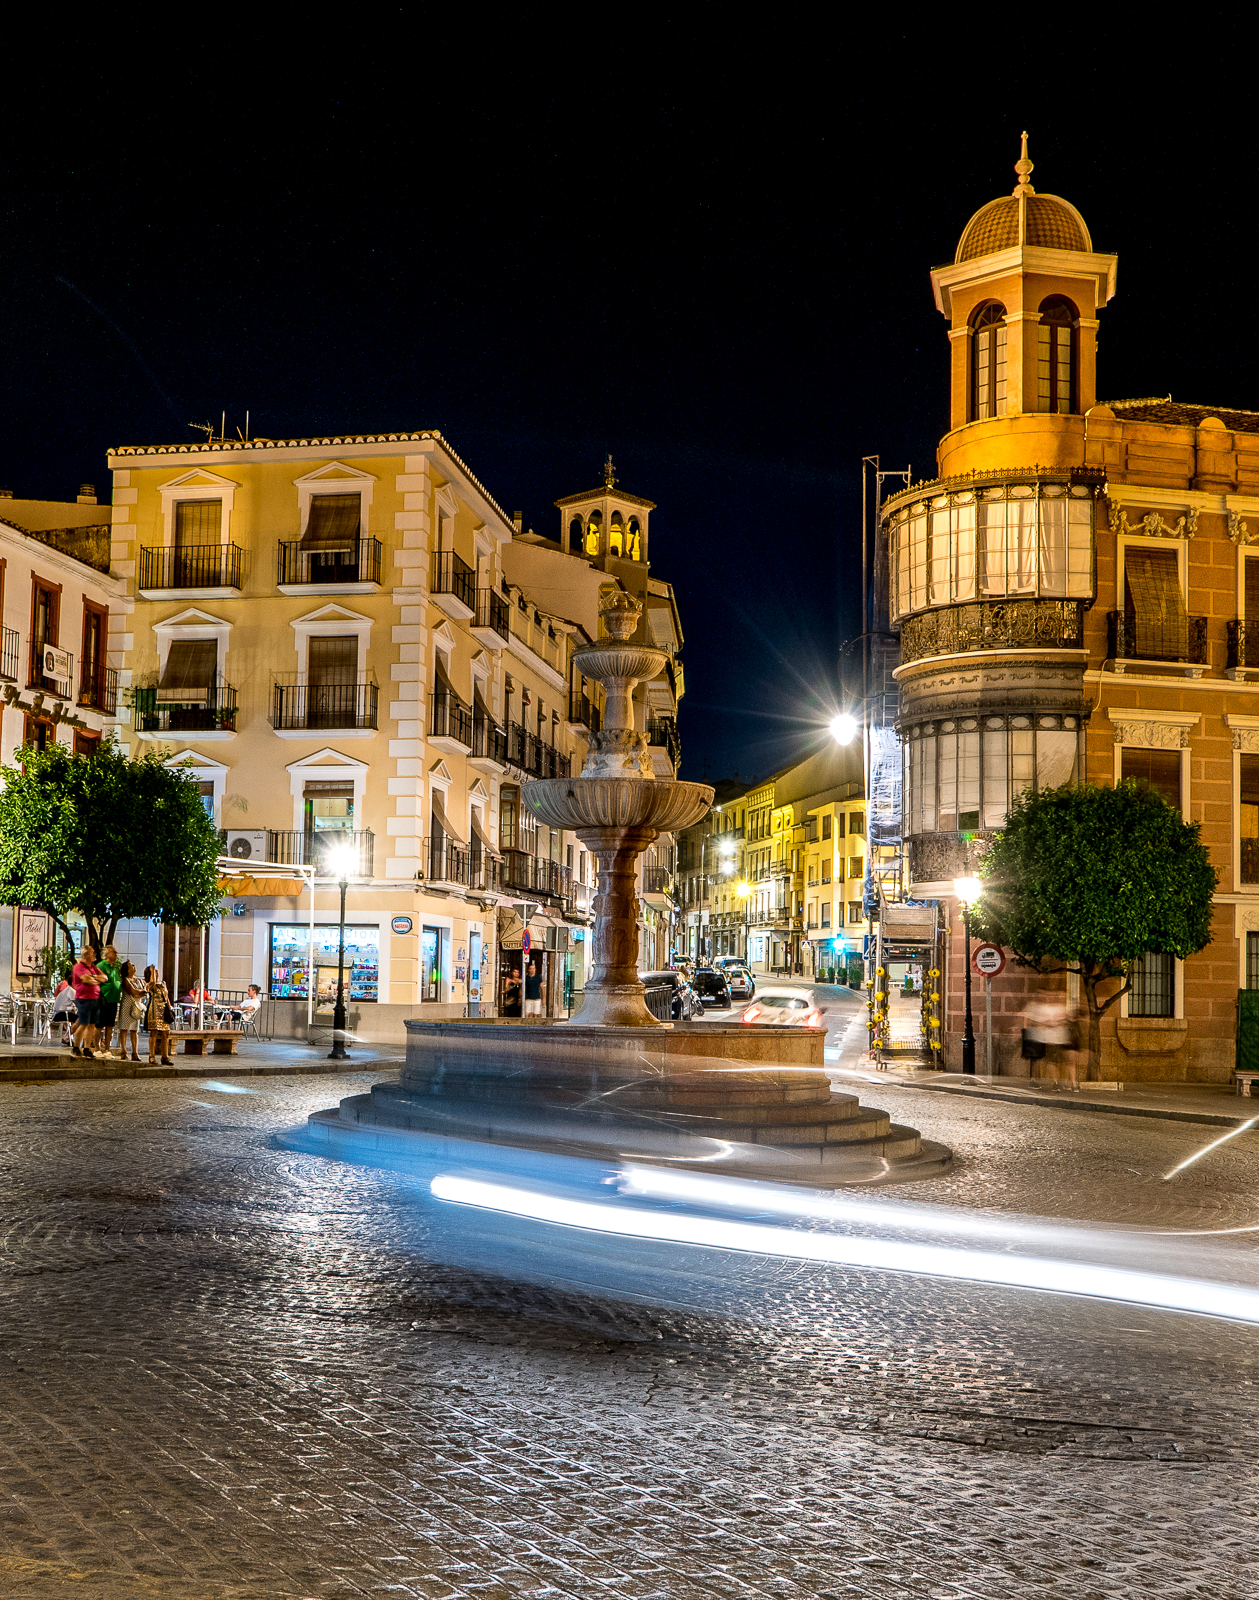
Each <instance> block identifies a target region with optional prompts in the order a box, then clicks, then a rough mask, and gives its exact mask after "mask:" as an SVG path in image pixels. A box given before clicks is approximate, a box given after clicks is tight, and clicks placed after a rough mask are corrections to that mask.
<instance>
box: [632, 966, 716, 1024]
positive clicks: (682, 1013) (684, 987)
mask: <svg viewBox="0 0 1259 1600" xmlns="http://www.w3.org/2000/svg"><path fill="white" fill-rule="evenodd" d="M638 976H639V978H640V979H641V980H642V984H643V987H644V988H645V989H656V988H660V989H669V990H671V991H672V994H671V996H670V1000H669V1012H670V1015H671V1016H672V1018H673V1020H674V1021H675V1022H690V1021H691V1020H692V1019H693V1018H695V1017H701V1016H703V1014H704V1007H703V1005H702V1003H701V1001H700V998H699V996H698V995H697V994H696V993H695V991H694V989H692V988H691V986H690V984H689V983H688V982H687V981H686V974H685V973H684V972H675V971H673V970H670V971H668V972H640V973H639V974H638Z"/></svg>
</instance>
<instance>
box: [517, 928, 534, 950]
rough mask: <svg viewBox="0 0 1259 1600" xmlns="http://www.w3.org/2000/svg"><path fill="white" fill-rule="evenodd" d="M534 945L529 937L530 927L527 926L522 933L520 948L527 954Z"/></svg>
mask: <svg viewBox="0 0 1259 1600" xmlns="http://www.w3.org/2000/svg"><path fill="white" fill-rule="evenodd" d="M532 945H533V941H532V940H531V939H530V937H529V930H528V928H526V929H525V931H524V932H523V933H522V934H521V935H520V948H521V949H522V950H523V951H524V953H525V954H526V955H528V954H529V951H530V949H531V948H532Z"/></svg>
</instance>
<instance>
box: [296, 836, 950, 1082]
mask: <svg viewBox="0 0 1259 1600" xmlns="http://www.w3.org/2000/svg"><path fill="white" fill-rule="evenodd" d="M353 857H354V850H353V847H352V846H351V845H342V846H341V847H340V848H339V849H338V850H335V851H332V852H330V854H329V858H328V860H329V865H330V866H331V867H332V868H333V870H334V871H335V872H336V874H337V876H338V878H340V880H341V918H340V929H339V932H338V936H337V1001H336V1004H335V1005H334V1006H333V1008H332V1049H331V1050H329V1052H328V1060H329V1061H346V1060H348V1059H349V1054H350V1052H349V1051H348V1050H347V1049H346V1048H345V891H346V890H347V889H348V888H349V877H350V867H351V866H352V864H353ZM311 982H312V983H313V982H314V973H312V974H311ZM972 1054H973V1051H972Z"/></svg>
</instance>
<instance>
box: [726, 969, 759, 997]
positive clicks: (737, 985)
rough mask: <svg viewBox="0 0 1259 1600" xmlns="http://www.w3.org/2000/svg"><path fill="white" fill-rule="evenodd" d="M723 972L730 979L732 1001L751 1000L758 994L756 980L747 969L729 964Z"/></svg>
mask: <svg viewBox="0 0 1259 1600" xmlns="http://www.w3.org/2000/svg"><path fill="white" fill-rule="evenodd" d="M721 970H722V971H723V972H724V973H725V975H726V977H727V978H728V979H729V982H730V998H731V999H732V1000H750V999H751V998H752V997H753V995H754V994H755V993H756V980H755V979H754V978H753V976H752V974H751V973H750V972H749V971H748V969H747V968H746V967H740V966H735V965H732V964H730V963H728V962H727V963H726V964H725V965H724V966H723V967H722V969H721Z"/></svg>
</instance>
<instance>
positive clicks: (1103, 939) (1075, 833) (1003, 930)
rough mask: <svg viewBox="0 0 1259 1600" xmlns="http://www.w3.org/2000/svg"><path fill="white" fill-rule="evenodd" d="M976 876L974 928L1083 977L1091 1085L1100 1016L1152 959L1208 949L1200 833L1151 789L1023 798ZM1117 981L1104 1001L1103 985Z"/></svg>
mask: <svg viewBox="0 0 1259 1600" xmlns="http://www.w3.org/2000/svg"><path fill="white" fill-rule="evenodd" d="M979 875H980V877H981V878H982V879H983V881H984V893H983V896H982V898H981V899H980V901H979V902H978V904H977V905H976V906H975V908H974V910H973V911H972V912H971V930H972V933H977V934H978V935H979V936H980V937H981V938H983V939H990V940H991V941H992V943H993V944H999V945H1003V946H1004V947H1005V948H1006V949H1007V950H1011V951H1013V953H1014V958H1015V960H1016V961H1017V963H1018V964H1019V966H1021V967H1030V968H1032V969H1033V971H1036V972H1043V973H1053V972H1075V973H1078V974H1079V977H1080V982H1081V984H1082V985H1083V988H1084V993H1085V996H1086V998H1087V1000H1088V1009H1089V1062H1088V1076H1089V1079H1090V1081H1095V1080H1096V1079H1097V1078H1099V1077H1100V1075H1101V1056H1102V1044H1101V1024H1102V1018H1103V1016H1105V1014H1106V1012H1107V1011H1109V1010H1110V1008H1111V1006H1113V1005H1114V1004H1115V1003H1116V1001H1118V1000H1119V999H1120V998H1121V997H1122V996H1123V995H1125V994H1127V992H1128V990H1129V988H1130V987H1131V984H1132V980H1131V977H1130V973H1131V969H1132V963H1133V962H1134V961H1135V960H1136V959H1137V957H1138V956H1141V955H1143V954H1144V953H1145V952H1146V951H1153V952H1156V953H1158V954H1162V955H1173V956H1178V957H1180V958H1181V959H1182V960H1183V959H1184V957H1186V956H1190V955H1193V954H1194V952H1195V951H1198V950H1201V949H1203V948H1204V947H1205V946H1206V945H1208V944H1209V943H1210V942H1211V897H1212V895H1213V894H1214V892H1215V885H1216V880H1217V878H1218V876H1219V874H1218V873H1217V872H1216V869H1215V868H1214V867H1213V866H1212V865H1211V861H1210V858H1209V856H1208V855H1207V850H1206V846H1205V845H1204V844H1203V843H1202V840H1201V838H1200V826H1199V824H1198V823H1196V822H1185V821H1183V820H1182V818H1181V815H1180V813H1179V811H1176V810H1174V809H1173V808H1172V807H1171V806H1169V805H1168V804H1167V802H1166V801H1165V800H1164V799H1163V798H1162V796H1161V795H1159V794H1157V793H1156V792H1155V791H1154V790H1153V789H1151V788H1150V787H1149V785H1148V784H1145V783H1139V782H1134V781H1131V780H1129V781H1127V782H1123V783H1119V784H1116V785H1115V787H1114V788H1113V789H1112V788H1108V787H1103V786H1099V785H1097V784H1082V785H1073V784H1064V785H1063V786H1062V788H1060V789H1044V790H1042V791H1041V792H1040V793H1038V794H1030V793H1029V794H1026V795H1024V796H1023V798H1022V799H1021V800H1020V801H1019V802H1018V804H1017V805H1015V807H1014V808H1013V810H1012V811H1011V812H1010V815H1009V818H1008V820H1007V821H1006V825H1005V828H1004V830H1003V831H1002V832H1001V833H1000V834H998V835H997V837H996V839H995V841H994V842H993V845H992V848H991V849H990V850H989V852H988V854H987V856H986V857H985V859H984V861H983V863H982V864H981V866H980V868H979ZM1115 982H1119V983H1120V987H1119V988H1117V989H1116V990H1115V991H1114V993H1113V994H1111V995H1108V996H1107V998H1106V999H1104V1000H1102V999H1100V998H1099V996H1098V988H1099V986H1102V985H1106V984H1111V983H1115Z"/></svg>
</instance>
